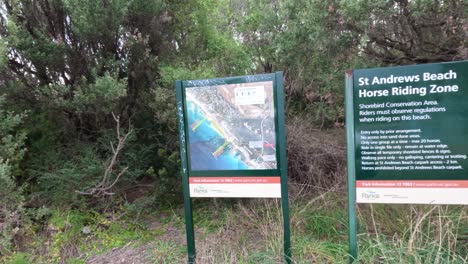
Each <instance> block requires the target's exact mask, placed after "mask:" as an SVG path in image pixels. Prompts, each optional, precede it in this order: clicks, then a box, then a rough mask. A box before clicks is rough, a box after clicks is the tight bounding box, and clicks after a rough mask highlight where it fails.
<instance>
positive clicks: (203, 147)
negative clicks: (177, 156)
mask: <svg viewBox="0 0 468 264" xmlns="http://www.w3.org/2000/svg"><path fill="white" fill-rule="evenodd" d="M187 118H188V125H189V128H188V130H189V147H190V166H191V169H192V170H245V169H248V167H247V165H246V164H245V163H244V162H243V161H242V160H241V158H240V154H239V153H233V152H232V151H229V150H226V149H225V150H224V151H223V153H222V154H221V155H219V156H218V157H215V156H214V155H213V152H215V151H216V150H217V149H218V148H219V147H220V146H222V145H223V144H224V143H225V138H223V136H222V135H221V134H220V133H219V132H218V131H217V130H216V128H215V127H214V126H213V125H212V123H211V122H210V121H209V120H208V119H207V117H206V116H205V114H204V113H203V111H201V110H200V109H199V108H198V106H197V105H196V104H194V103H193V102H191V101H187ZM195 125H197V126H196V128H195V129H192V127H191V126H195Z"/></svg>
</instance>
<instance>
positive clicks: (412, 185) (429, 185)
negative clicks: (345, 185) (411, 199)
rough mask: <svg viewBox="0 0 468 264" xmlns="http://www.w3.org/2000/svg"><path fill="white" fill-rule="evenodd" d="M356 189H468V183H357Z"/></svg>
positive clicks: (423, 181) (445, 181)
mask: <svg viewBox="0 0 468 264" xmlns="http://www.w3.org/2000/svg"><path fill="white" fill-rule="evenodd" d="M356 188H468V181H460V180H453V181H450V180H434V181H428V180H421V181H392V180H376V181H356Z"/></svg>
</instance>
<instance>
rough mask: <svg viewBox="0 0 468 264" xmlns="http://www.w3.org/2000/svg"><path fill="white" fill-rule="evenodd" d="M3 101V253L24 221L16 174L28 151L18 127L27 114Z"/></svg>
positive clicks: (0, 99) (0, 148)
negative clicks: (19, 112)
mask: <svg viewBox="0 0 468 264" xmlns="http://www.w3.org/2000/svg"><path fill="white" fill-rule="evenodd" d="M4 103H5V98H4V97H3V96H0V143H1V144H0V197H1V200H0V255H1V254H5V253H6V252H7V251H8V250H9V248H10V246H11V241H12V239H13V236H14V235H15V234H17V233H18V232H19V230H20V229H19V228H20V227H21V225H22V224H23V222H22V220H23V216H22V213H23V201H24V197H23V196H22V192H21V188H20V186H18V185H17V177H18V176H19V175H20V162H21V160H22V159H23V156H24V153H25V151H26V149H25V148H24V142H25V140H26V134H25V133H24V132H22V131H21V130H19V126H20V125H21V123H22V120H23V118H24V116H25V114H24V113H23V114H15V113H13V112H10V111H6V110H5V109H4Z"/></svg>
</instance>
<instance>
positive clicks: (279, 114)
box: [175, 72, 291, 264]
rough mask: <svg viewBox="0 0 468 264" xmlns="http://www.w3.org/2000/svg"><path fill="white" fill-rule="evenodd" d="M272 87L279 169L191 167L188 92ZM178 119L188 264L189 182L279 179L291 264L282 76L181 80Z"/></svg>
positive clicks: (191, 249) (191, 245)
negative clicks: (253, 85)
mask: <svg viewBox="0 0 468 264" xmlns="http://www.w3.org/2000/svg"><path fill="white" fill-rule="evenodd" d="M269 81H271V82H272V83H273V97H274V124H275V140H276V142H275V144H276V154H275V155H276V169H248V170H242V169H241V170H239V169H237V170H192V167H191V166H190V158H191V156H190V146H189V140H190V138H189V124H188V122H187V121H188V119H187V100H186V92H187V89H190V88H194V87H210V86H219V85H231V84H250V83H256V82H269ZM175 88H176V102H177V116H178V126H179V143H180V156H181V166H182V186H183V194H184V208H185V225H186V235H187V252H188V263H195V260H196V250H195V233H194V228H193V225H194V223H193V212H192V198H193V197H191V193H190V183H189V179H190V178H191V177H193V178H196V177H213V178H214V177H255V176H263V177H280V188H281V190H280V192H281V206H282V213H283V214H282V215H283V229H284V259H285V262H286V263H288V264H289V263H291V239H290V225H289V222H290V221H289V203H288V177H287V163H286V133H285V119H284V118H285V117H284V91H283V90H284V88H283V74H282V72H276V73H271V74H260V75H247V76H237V77H226V78H215V79H202V80H187V81H182V80H178V81H176V83H175ZM213 197H214V196H213Z"/></svg>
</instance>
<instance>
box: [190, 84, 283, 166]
mask: <svg viewBox="0 0 468 264" xmlns="http://www.w3.org/2000/svg"><path fill="white" fill-rule="evenodd" d="M185 98H186V106H187V107H186V109H187V119H188V120H187V121H188V126H189V127H188V130H189V133H188V134H189V135H188V142H189V155H190V167H191V170H261V169H276V168H277V161H276V135H275V122H274V121H275V118H274V113H275V111H274V96H273V82H271V81H270V82H254V83H242V84H227V85H217V86H203V87H191V88H187V89H186V92H185Z"/></svg>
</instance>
